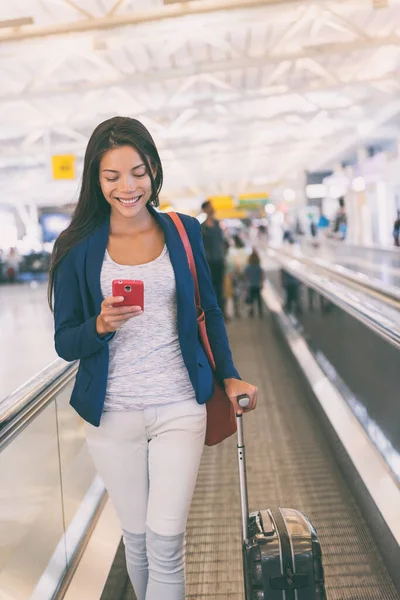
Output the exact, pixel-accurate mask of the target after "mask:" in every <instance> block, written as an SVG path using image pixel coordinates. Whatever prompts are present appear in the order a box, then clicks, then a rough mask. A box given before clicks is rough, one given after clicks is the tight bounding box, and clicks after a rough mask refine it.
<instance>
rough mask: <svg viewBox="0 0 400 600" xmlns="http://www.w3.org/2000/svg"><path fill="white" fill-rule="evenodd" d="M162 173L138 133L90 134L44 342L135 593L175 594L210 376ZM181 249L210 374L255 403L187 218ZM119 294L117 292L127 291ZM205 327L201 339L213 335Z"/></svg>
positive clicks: (53, 280) (54, 272) (116, 124)
mask: <svg viewBox="0 0 400 600" xmlns="http://www.w3.org/2000/svg"><path fill="white" fill-rule="evenodd" d="M162 180H163V170H162V165H161V161H160V158H159V154H158V151H157V148H156V146H155V144H154V141H153V139H152V137H151V135H150V133H149V132H148V130H147V129H146V128H145V127H144V126H143V125H142V124H141V123H140V122H139V121H137V120H135V119H130V118H125V117H114V118H112V119H109V120H107V121H105V122H104V123H101V124H100V125H99V126H98V127H97V128H96V129H95V131H94V133H93V134H92V136H91V138H90V140H89V143H88V146H87V150H86V154H85V159H84V167H83V177H82V187H81V191H80V196H79V201H78V204H77V207H76V210H75V212H74V215H73V218H72V222H71V224H70V225H69V226H68V227H67V229H66V230H65V231H64V232H63V233H61V234H60V236H59V238H58V239H57V241H56V243H55V246H54V251H53V255H52V264H51V269H50V283H49V301H50V306H52V295H53V290H54V319H55V345H56V350H57V352H58V354H59V356H61V357H62V358H64V359H65V360H69V361H74V360H80V364H79V370H78V373H77V376H76V382H75V386H74V389H73V392H72V397H71V405H72V406H73V407H74V408H75V409H76V410H77V412H78V413H79V414H80V415H81V416H82V417H83V419H84V420H85V421H86V423H85V432H86V439H87V443H88V447H89V451H90V453H91V455H92V457H93V460H94V463H95V465H96V468H97V470H98V472H99V475H100V476H101V478H102V479H103V481H104V483H105V486H106V488H107V491H108V493H109V497H110V498H111V501H112V502H113V504H114V506H115V509H116V512H117V514H118V516H119V519H120V522H121V526H122V530H123V539H124V542H125V551H126V560H127V567H128V573H129V577H130V579H131V581H132V583H133V587H134V589H135V593H136V597H137V600H145V599H146V600H183V599H184V597H185V570H184V569H185V565H184V562H185V559H184V556H185V554H184V537H185V529H186V521H187V517H188V512H189V507H190V504H191V500H192V494H193V491H194V487H195V483H196V478H197V473H198V468H199V464H200V459H201V456H202V452H203V446H204V439H205V433H206V406H205V403H206V402H207V401H208V400H209V399H210V397H211V395H212V394H213V387H214V384H213V373H212V370H211V367H210V365H209V364H208V361H207V358H206V355H205V352H204V350H203V348H202V347H201V345H200V343H199V341H198V332H197V318H196V310H195V305H194V301H193V280H192V279H191V273H190V270H189V265H188V261H187V257H186V253H185V251H184V248H183V246H182V243H181V238H180V236H179V233H178V231H177V229H176V228H175V225H174V224H173V222H172V220H171V219H170V217H169V216H168V214H163V213H158V212H157V211H156V210H155V208H154V207H156V206H158V204H159V200H158V196H159V192H160V190H161V186H162ZM181 220H182V222H183V225H184V227H185V229H186V230H187V233H188V235H189V237H190V241H191V244H192V246H193V251H194V256H195V261H196V267H197V273H198V278H199V286H200V293H201V300H202V304H203V309H204V312H205V314H206V318H207V324H208V329H209V331H210V344H211V348H212V351H213V353H214V357H215V362H216V376H217V378H218V380H219V381H221V382H223V384H224V386H225V389H226V391H227V394H228V396H229V398H230V399H231V401H232V403H233V405H234V408H235V410H236V411H239V412H243V409H241V408H240V407H239V406H238V404H237V396H238V395H239V394H247V395H249V397H250V405H249V408H248V409H245V410H246V411H247V410H252V409H253V408H255V405H256V401H257V388H255V387H254V386H252V385H250V384H248V383H245V382H243V381H240V379H239V374H238V372H237V371H236V369H235V367H234V364H233V360H232V354H231V350H230V347H229V342H228V337H227V333H226V329H225V324H224V321H223V317H222V313H221V311H220V309H219V308H218V304H217V298H216V296H215V293H214V289H213V286H212V282H211V279H210V275H209V270H208V267H207V262H206V258H205V254H204V250H203V245H202V241H201V232H200V225H199V223H198V221H197V220H196V219H193V218H192V217H189V216H187V215H181ZM116 279H117V280H119V279H127V280H141V281H143V282H144V290H145V302H144V310H142V308H141V307H140V306H120V302H121V300H123V299H124V298H123V296H117V297H113V296H112V282H113V281H114V280H116ZM126 291H127V292H128V291H129V290H126ZM211 333H212V335H211Z"/></svg>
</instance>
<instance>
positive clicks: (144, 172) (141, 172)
mask: <svg viewBox="0 0 400 600" xmlns="http://www.w3.org/2000/svg"><path fill="white" fill-rule="evenodd" d="M145 175H146V171H139V173H134V176H135V177H144V176H145Z"/></svg>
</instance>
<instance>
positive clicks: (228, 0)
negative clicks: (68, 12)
mask: <svg viewBox="0 0 400 600" xmlns="http://www.w3.org/2000/svg"><path fill="white" fill-rule="evenodd" d="M65 1H66V2H70V3H72V4H74V3H73V2H72V0H65ZM318 2H319V4H324V5H325V4H326V5H331V4H332V0H318ZM310 3H311V4H312V3H313V1H312V0H202V1H201V2H178V3H176V4H169V5H165V6H163V7H161V8H156V9H154V10H151V11H147V12H146V11H143V12H132V13H127V14H123V15H115V14H114V15H111V16H110V17H106V18H104V17H101V18H90V19H89V18H88V19H85V20H82V21H77V22H74V23H58V24H55V25H48V26H45V27H37V26H30V27H27V28H25V29H21V31H12V32H11V33H8V34H3V35H1V36H0V43H1V42H7V41H19V40H24V39H32V38H39V37H40V38H42V37H46V36H51V35H64V34H71V33H82V32H85V31H95V30H100V29H103V30H104V29H114V28H116V27H122V26H126V25H135V24H139V23H146V22H154V21H160V20H163V19H171V18H177V17H185V16H188V15H198V14H207V13H213V12H217V11H221V10H222V11H226V10H233V9H251V8H256V7H266V6H270V7H274V6H275V7H278V6H296V5H297V6H302V5H305V4H310ZM363 3H364V5H365V0H348V1H347V2H346V4H347V5H352V6H362V5H363ZM346 8H347V7H346Z"/></svg>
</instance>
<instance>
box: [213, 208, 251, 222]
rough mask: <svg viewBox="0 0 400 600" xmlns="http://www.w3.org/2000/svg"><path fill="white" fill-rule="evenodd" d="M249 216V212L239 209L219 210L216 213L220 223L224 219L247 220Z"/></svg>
mask: <svg viewBox="0 0 400 600" xmlns="http://www.w3.org/2000/svg"><path fill="white" fill-rule="evenodd" d="M247 216H248V213H247V210H240V209H238V208H232V209H225V210H217V211H216V213H215V217H216V219H218V221H222V220H224V219H247Z"/></svg>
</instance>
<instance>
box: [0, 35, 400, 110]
mask: <svg viewBox="0 0 400 600" xmlns="http://www.w3.org/2000/svg"><path fill="white" fill-rule="evenodd" d="M399 45H400V37H399V35H397V34H395V33H393V34H390V35H388V36H384V37H375V38H370V39H368V40H355V41H351V42H343V43H340V42H338V43H334V44H320V45H316V46H309V47H306V48H304V49H303V50H300V51H295V52H282V53H279V54H274V53H272V52H269V53H268V54H265V55H264V56H260V57H251V58H250V57H246V56H243V57H241V58H235V59H233V60H222V61H215V62H212V63H211V62H209V63H204V64H200V65H199V64H197V65H193V66H188V67H176V68H172V69H155V70H146V71H144V72H141V73H133V74H126V75H121V80H120V82H119V83H120V84H124V85H132V86H135V87H136V86H144V85H148V84H149V83H151V82H158V81H168V80H171V79H175V80H176V79H186V78H188V77H193V76H199V75H204V74H206V73H218V72H228V71H232V70H237V69H247V68H253V67H264V66H266V65H268V64H280V63H282V62H284V61H296V60H298V59H302V58H306V59H313V58H315V59H316V60H318V62H319V64H321V60H322V59H323V57H324V56H331V55H340V54H345V55H346V57H349V60H351V58H350V55H351V53H352V52H357V51H363V50H366V51H367V50H373V49H375V48H379V47H382V46H399ZM115 83H118V82H116V81H115V79H112V80H106V79H103V80H101V81H98V82H90V83H85V84H80V85H77V84H76V83H68V84H67V85H62V84H61V85H59V86H53V87H52V86H50V85H49V86H46V88H43V89H41V90H35V91H31V92H30V94H29V98H30V99H32V98H33V97H35V96H36V97H40V96H45V97H46V98H48V97H49V96H50V95H61V94H66V93H68V92H74V91H77V92H79V93H82V92H84V91H88V90H93V89H100V88H108V87H109V86H110V85H114V84H115ZM18 96H19V94H16V93H10V94H5V95H3V96H1V95H0V100H6V99H12V98H17V97H18Z"/></svg>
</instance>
